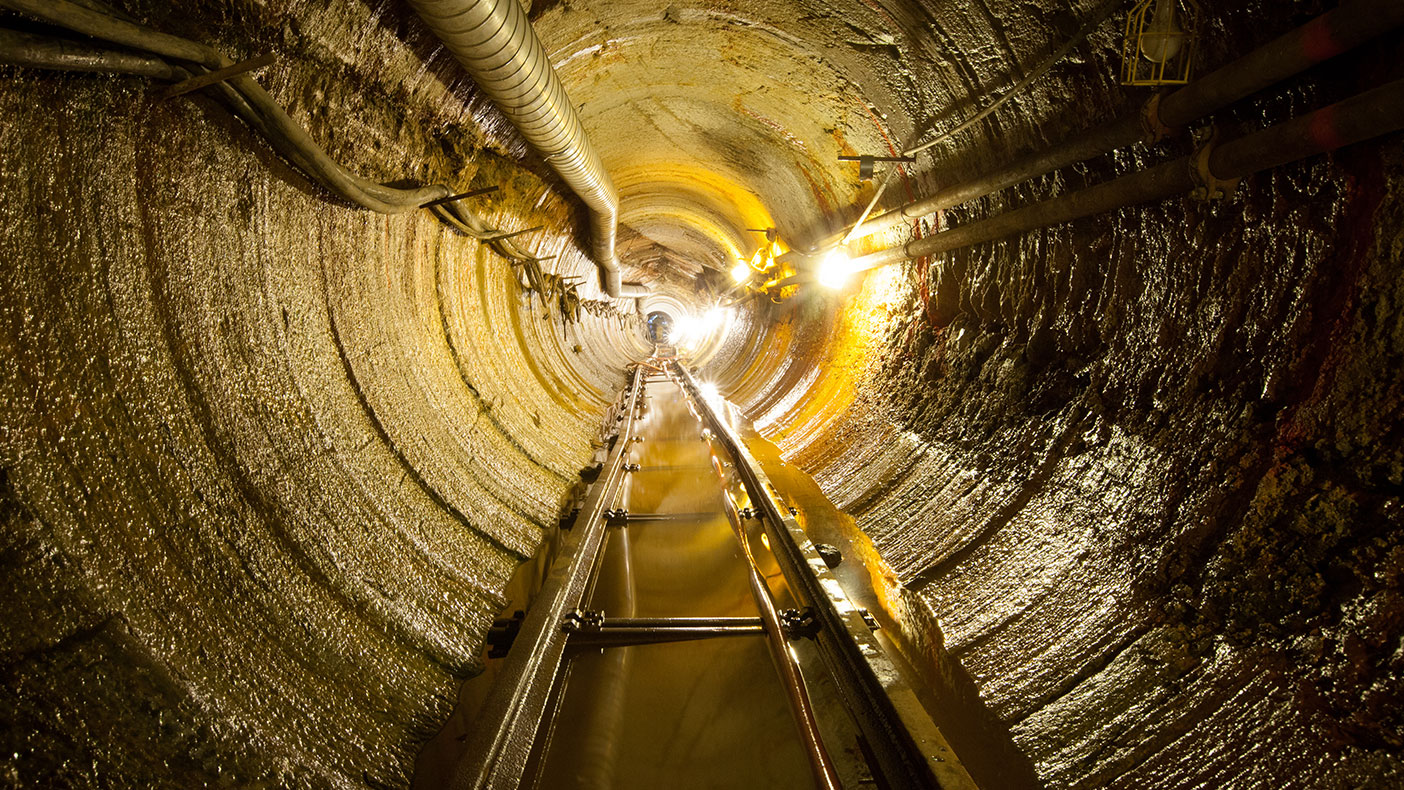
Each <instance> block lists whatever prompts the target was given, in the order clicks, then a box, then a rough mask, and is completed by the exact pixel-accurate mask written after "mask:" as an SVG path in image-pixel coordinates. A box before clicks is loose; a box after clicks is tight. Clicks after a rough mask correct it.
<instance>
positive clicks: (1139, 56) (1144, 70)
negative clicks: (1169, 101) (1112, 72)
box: [1121, 0, 1199, 85]
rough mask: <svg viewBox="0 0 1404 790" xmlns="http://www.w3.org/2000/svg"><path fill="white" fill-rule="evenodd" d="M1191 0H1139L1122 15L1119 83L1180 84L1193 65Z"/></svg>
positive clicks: (1195, 15)
mask: <svg viewBox="0 0 1404 790" xmlns="http://www.w3.org/2000/svg"><path fill="white" fill-rule="evenodd" d="M1198 31H1199V4H1198V3H1196V2H1195V0H1140V2H1138V3H1136V6H1135V7H1134V8H1132V9H1131V13H1130V14H1128V15H1127V17H1126V41H1125V43H1124V44H1123V45H1122V51H1121V84H1123V85H1183V84H1185V83H1186V82H1189V79H1190V72H1191V70H1192V69H1193V67H1194V47H1195V41H1196V38H1197V33H1198Z"/></svg>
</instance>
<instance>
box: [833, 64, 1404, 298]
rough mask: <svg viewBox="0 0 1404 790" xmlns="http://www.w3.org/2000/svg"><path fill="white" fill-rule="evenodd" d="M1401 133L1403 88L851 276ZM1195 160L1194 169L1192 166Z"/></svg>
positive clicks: (955, 234)
mask: <svg viewBox="0 0 1404 790" xmlns="http://www.w3.org/2000/svg"><path fill="white" fill-rule="evenodd" d="M1399 129H1404V80H1398V81H1395V82H1391V83H1389V84H1387V85H1383V86H1381V87H1379V88H1375V89H1374V90H1371V91H1367V92H1365V93H1362V94H1360V95H1358V96H1355V97H1354V98H1351V99H1347V100H1345V101H1343V102H1339V103H1337V104H1333V105H1331V106H1329V107H1324V108H1322V109H1320V110H1317V111H1315V112H1312V113H1309V114H1307V115H1304V116H1302V117H1300V118H1295V119H1293V120H1291V121H1288V122H1286V123H1282V124H1278V125H1277V126H1272V127H1269V128H1267V129H1264V130H1262V131H1260V132H1255V133H1253V134H1250V135H1247V136H1245V137H1241V138H1239V139H1237V140H1234V141H1233V142H1229V143H1223V144H1219V145H1215V146H1212V147H1210V148H1208V149H1202V150H1201V153H1200V154H1197V155H1195V156H1189V157H1185V158H1183V159H1177V160H1175V161H1173V162H1167V163H1165V164H1162V165H1159V166H1158V167H1154V168H1151V169H1150V170H1144V171H1141V172H1139V173H1136V174H1133V175H1129V176H1124V177H1122V178H1118V179H1116V180H1114V181H1109V182H1107V183H1105V184H1099V185H1097V186H1095V187H1091V188H1090V189H1084V190H1082V191H1080V192H1074V193H1072V194H1070V195H1065V196H1063V197H1060V198H1055V199H1053V200H1046V201H1044V202H1042V203H1035V204H1034V205H1032V206H1027V207H1025V208H1021V209H1017V210H1015V211H1010V212H1008V213H1005V214H1000V215H999V216H996V217H992V218H990V219H987V220H983V221H980V222H974V223H971V224H969V225H964V226H961V227H958V228H953V229H951V230H948V231H944V232H942V233H937V234H936V235H934V236H928V237H927V238H924V239H918V240H916V241H913V242H910V243H908V244H905V245H903V246H901V247H892V248H890V249H886V250H882V251H880V252H875V253H872V254H870V255H863V256H861V257H858V258H854V259H853V262H852V265H853V269H854V270H855V271H863V270H866V269H873V268H876V267H878V266H883V265H886V264H889V263H900V262H901V261H906V260H911V259H913V258H920V257H922V256H924V255H935V254H937V253H941V252H946V251H949V250H953V249H957V248H960V247H967V246H969V245H971V244H978V243H980V242H984V241H991V240H994V239H998V238H1002V237H1004V236H1009V235H1013V234H1016V233H1024V232H1027V231H1030V230H1033V229H1035V228H1041V227H1045V226H1048V225H1054V224H1057V223H1060V222H1069V221H1071V220H1074V219H1079V218H1081V217H1086V216H1091V215H1093V214H1100V213H1102V212H1105V211H1111V210H1113V209H1117V208H1121V207H1123V206H1130V205H1135V204H1138V203H1150V202H1153V201H1158V200H1164V199H1166V198H1169V197H1172V196H1174V195H1177V194H1181V193H1184V192H1188V191H1190V190H1191V189H1194V188H1195V187H1196V186H1197V185H1198V183H1199V182H1198V179H1197V177H1196V173H1197V172H1198V171H1199V170H1200V169H1201V167H1200V165H1201V164H1203V165H1204V169H1207V171H1208V174H1209V175H1210V176H1211V177H1212V178H1214V179H1217V180H1221V181H1232V180H1234V179H1237V178H1241V177H1243V176H1247V175H1251V174H1253V173H1257V172H1259V171H1262V170H1268V169H1270V168H1273V167H1277V166H1279V165H1284V164H1287V163H1288V162H1295V161H1296V160H1298V159H1305V158H1306V157H1308V156H1312V155H1313V154H1319V153H1325V152H1327V151H1331V150H1334V149H1336V148H1340V147H1342V146H1346V145H1351V144H1353V143H1358V142H1361V141H1363V140H1368V139H1370V138H1372V137H1378V136H1379V135H1382V134H1388V133H1389V132H1394V131H1398V130H1399ZM1200 157H1202V160H1203V161H1202V163H1201V162H1197V161H1196V159H1197V158H1200Z"/></svg>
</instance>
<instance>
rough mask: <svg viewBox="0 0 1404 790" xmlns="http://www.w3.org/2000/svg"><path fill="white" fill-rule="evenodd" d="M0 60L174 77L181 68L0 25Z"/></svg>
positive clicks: (57, 67) (43, 66) (170, 78)
mask: <svg viewBox="0 0 1404 790" xmlns="http://www.w3.org/2000/svg"><path fill="white" fill-rule="evenodd" d="M0 63H7V64H9V65H12V66H27V67H30V68H40V69H56V70H58V71H99V72H107V73H111V74H136V75H139V76H142V77H151V78H154V79H158V80H178V79H180V78H181V77H182V76H183V75H184V72H181V71H177V70H176V68H175V67H173V66H171V64H169V63H167V62H166V61H164V60H162V59H160V58H158V57H153V56H151V55H141V54H138V53H135V52H119V51H116V50H111V49H98V48H96V47H89V46H84V45H82V44H78V43H75V42H72V41H65V40H63V39H59V38H49V37H48V36H36V35H32V34H30V33H21V32H19V31H17V30H7V29H4V28H0Z"/></svg>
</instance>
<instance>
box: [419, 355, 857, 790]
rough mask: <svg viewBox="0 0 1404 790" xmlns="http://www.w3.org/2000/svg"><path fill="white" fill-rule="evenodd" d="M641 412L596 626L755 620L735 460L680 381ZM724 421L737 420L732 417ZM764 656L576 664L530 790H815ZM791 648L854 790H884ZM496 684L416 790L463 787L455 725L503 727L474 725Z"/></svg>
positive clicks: (833, 703) (598, 589)
mask: <svg viewBox="0 0 1404 790" xmlns="http://www.w3.org/2000/svg"><path fill="white" fill-rule="evenodd" d="M642 397H643V401H642V402H643V408H642V409H641V411H640V417H639V418H638V420H637V421H636V422H635V423H634V430H633V434H634V435H633V438H632V444H631V447H630V450H629V451H628V452H627V454H626V457H627V458H628V460H629V461H630V463H631V464H632V466H630V467H629V469H630V472H629V473H628V475H627V477H626V479H625V483H624V485H623V486H622V488H621V490H620V493H619V495H618V497H617V499H616V500H615V501H614V503H613V507H612V508H611V510H613V511H614V512H615V513H621V512H626V513H627V518H621V519H618V523H616V524H615V525H614V526H611V527H610V528H609V534H608V537H607V539H606V543H605V548H604V550H603V551H602V552H601V554H600V557H599V560H598V562H597V564H596V575H595V577H594V583H593V587H592V590H591V591H590V593H589V594H588V595H587V597H586V601H587V605H586V607H585V609H584V611H586V612H591V613H595V614H598V615H600V616H602V617H604V618H607V619H608V618H658V619H670V618H738V619H739V618H751V619H757V614H758V612H759V609H758V606H757V603H756V600H755V599H754V597H753V595H752V592H751V590H750V588H749V586H748V561H747V559H746V552H743V550H742V547H741V544H740V542H739V541H738V538H737V534H736V533H735V532H734V531H733V528H732V525H731V522H730V520H729V518H730V517H729V516H728V514H727V502H726V499H727V498H728V497H729V498H730V499H731V504H732V505H733V506H734V507H737V508H745V507H747V506H748V505H749V500H748V499H747V494H746V491H745V488H744V487H743V486H741V485H739V484H738V481H737V480H736V478H735V475H734V473H729V472H728V470H730V469H731V468H732V467H733V466H734V460H733V459H730V458H729V457H724V455H725V450H724V449H722V448H721V447H720V446H718V445H716V444H714V443H713V442H712V441H710V440H709V431H707V430H706V429H705V428H704V422H703V420H702V418H701V417H700V416H699V415H698V413H697V411H696V410H695V407H694V406H693V404H691V403H690V402H689V397H688V395H686V394H685V393H684V391H683V389H682V387H681V386H680V385H679V384H678V382H676V381H674V380H673V379H671V378H670V377H669V376H667V375H662V374H655V375H650V376H648V377H647V378H646V379H645V388H644V391H643V396H642ZM713 406H714V408H715V407H718V406H720V411H721V413H722V414H723V415H724V418H725V419H729V420H730V419H734V411H733V410H732V409H731V407H730V406H729V404H725V405H724V404H722V402H721V401H717V402H716V403H714V404H713ZM624 440H625V441H628V440H629V439H628V438H625V439H624ZM714 463H715V464H716V466H714ZM718 468H720V470H721V472H720V475H719V473H718ZM723 479H725V482H724V483H723ZM740 523H742V524H746V525H748V526H747V527H746V540H747V545H748V547H749V552H750V554H751V556H752V557H754V560H755V562H756V566H757V568H758V569H759V571H760V575H761V576H762V577H763V579H764V581H765V585H766V586H767V587H768V588H769V590H770V592H771V595H772V598H773V600H774V605H775V606H776V607H777V608H780V609H789V608H795V607H797V603H796V599H795V598H794V596H793V594H792V593H791V592H790V590H789V589H788V587H787V584H786V580H785V576H784V574H783V573H782V572H781V571H780V568H779V565H778V563H777V561H776V559H775V557H774V555H773V554H772V553H771V551H770V545H769V539H768V538H767V537H765V536H764V534H763V531H762V530H761V529H760V528H759V527H758V526H756V525H758V524H759V520H758V519H747V518H743V519H742V520H741V522H740ZM533 572H534V571H530V570H529V571H528V574H530V573H533ZM512 608H514V605H509V607H508V609H509V611H506V612H504V616H510V615H511V612H510V610H511V609H512ZM766 643H767V640H766V637H765V635H764V634H763V633H750V634H745V635H739V636H726V637H721V638H711V639H705V640H695V641H678V642H668V643H661V644H635V645H629V646H623V647H604V648H594V647H581V648H574V649H571V650H570V651H569V652H568V654H567V655H568V660H567V661H565V662H564V664H563V666H562V669H561V670H560V672H559V673H558V675H557V680H556V683H557V687H558V689H559V691H558V692H557V693H558V697H557V698H556V699H557V702H556V703H555V705H554V710H555V713H554V715H553V716H548V717H547V719H546V720H545V721H543V723H542V724H541V726H540V728H539V729H538V735H537V737H536V739H535V743H534V746H533V754H532V757H531V759H530V761H529V763H528V769H527V775H526V776H524V777H523V778H522V783H521V786H522V787H545V788H569V787H581V788H584V787H619V788H653V787H673V788H715V787H758V786H760V787H807V786H811V784H812V783H813V781H814V780H813V778H812V774H811V766H810V764H809V761H808V758H807V756H806V751H805V747H804V745H803V741H802V740H801V738H800V736H799V735H798V734H797V729H796V724H795V721H794V719H793V717H792V712H791V709H790V704H789V703H788V701H787V698H786V691H785V688H784V686H783V684H782V681H781V679H780V677H779V675H778V674H777V670H776V667H775V665H774V664H773V662H772V659H771V656H770V655H769V651H768V649H767V644H766ZM789 645H790V647H791V649H792V650H793V651H794V653H795V655H796V657H797V659H798V661H799V665H800V667H801V669H802V671H803V673H804V686H805V690H806V692H807V694H808V696H809V699H810V700H811V701H812V703H813V705H814V708H815V709H816V719H817V724H818V727H819V730H820V732H821V735H822V738H823V741H824V744H825V747H826V748H827V749H828V751H829V753H830V757H831V759H832V761H833V765H834V768H835V770H836V771H837V772H838V774H839V776H840V778H841V779H842V784H843V786H845V787H869V786H875V780H874V778H873V774H872V771H871V769H870V767H869V766H868V765H867V764H866V762H865V759H864V756H863V747H862V746H861V744H860V739H859V735H858V731H857V728H856V727H855V726H854V725H853V723H852V722H851V720H849V719H848V717H847V714H846V713H845V712H844V710H843V709H842V705H841V703H840V701H839V698H838V690H837V688H836V687H835V685H834V683H833V681H832V679H831V678H830V677H828V676H827V675H826V674H825V673H824V671H823V668H822V658H821V657H820V656H819V654H818V652H817V650H816V649H814V647H813V646H812V645H811V644H808V643H807V640H805V639H802V638H791V639H790V641H789ZM493 669H494V667H493V665H492V662H489V664H488V671H487V672H485V673H484V674H483V675H481V676H479V677H477V678H474V679H472V680H469V681H468V682H467V683H466V684H465V686H464V692H463V696H462V699H461V701H460V707H459V710H458V711H456V713H455V717H454V719H452V720H451V721H450V724H449V726H448V727H446V728H445V731H444V732H443V733H441V734H440V736H439V738H438V739H436V741H435V742H433V743H431V744H430V746H429V748H428V749H427V750H426V752H425V755H424V756H422V757H421V759H420V767H419V772H418V774H417V779H416V786H418V787H433V786H439V785H440V784H441V783H442V782H443V781H445V780H446V779H448V777H450V776H451V774H452V771H453V765H454V764H456V763H457V761H458V759H459V757H460V755H459V754H456V753H455V750H454V748H453V746H452V743H453V739H454V737H455V736H454V734H453V733H454V732H455V724H454V722H455V721H456V722H459V726H460V727H461V725H462V724H467V723H468V722H470V721H472V720H473V719H474V718H475V717H476V718H477V720H478V721H479V722H481V720H482V718H483V717H490V716H492V715H494V714H493V713H492V712H491V711H487V710H480V711H476V712H470V709H473V708H474V707H475V706H477V705H480V704H481V698H482V697H485V696H486V693H487V692H486V689H485V687H487V686H490V685H491V684H492V682H493V676H494V673H493ZM468 726H473V725H471V724H469V725H468Z"/></svg>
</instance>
